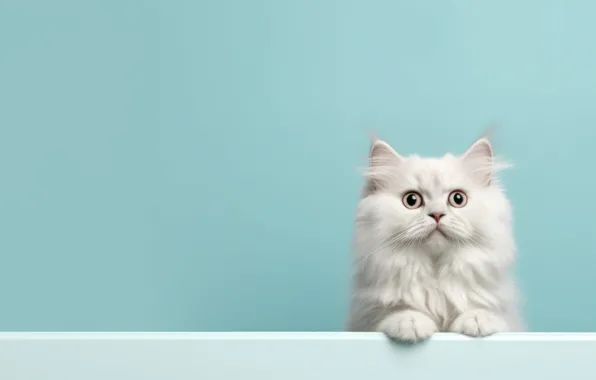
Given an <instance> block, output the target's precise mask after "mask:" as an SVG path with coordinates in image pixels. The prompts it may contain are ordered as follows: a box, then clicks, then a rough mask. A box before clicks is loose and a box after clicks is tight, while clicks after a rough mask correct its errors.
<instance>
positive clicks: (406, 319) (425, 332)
mask: <svg viewBox="0 0 596 380" xmlns="http://www.w3.org/2000/svg"><path fill="white" fill-rule="evenodd" d="M378 330H379V331H381V332H383V333H385V334H386V335H388V336H389V337H390V338H393V339H396V340H398V341H401V342H409V343H414V342H419V341H421V340H426V339H428V338H430V337H431V336H432V335H433V334H434V333H436V332H437V325H436V324H435V322H434V321H433V320H432V319H430V318H429V317H428V316H427V315H426V314H423V313H420V312H418V311H414V310H403V311H399V312H395V313H393V314H390V315H388V316H387V317H385V319H383V320H382V321H381V323H379V326H378Z"/></svg>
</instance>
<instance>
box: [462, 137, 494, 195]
mask: <svg viewBox="0 0 596 380" xmlns="http://www.w3.org/2000/svg"><path fill="white" fill-rule="evenodd" d="M460 158H461V160H462V162H463V163H464V165H465V167H466V169H467V170H468V171H469V173H470V175H471V176H472V178H473V179H474V180H476V181H478V183H480V184H481V185H483V186H488V185H490V183H491V181H492V179H493V172H494V167H493V161H494V156H493V148H492V145H491V143H490V141H489V139H488V138H486V137H482V138H480V139H478V140H476V142H474V144H472V146H470V147H469V148H468V150H467V151H466V152H465V153H464V154H463V155H462V156H461V157H460Z"/></svg>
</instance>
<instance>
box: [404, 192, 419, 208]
mask: <svg viewBox="0 0 596 380" xmlns="http://www.w3.org/2000/svg"><path fill="white" fill-rule="evenodd" d="M401 201H402V202H403V204H404V206H406V208H409V209H415V208H418V207H420V206H422V195H420V193H417V192H415V191H410V192H407V193H406V194H405V195H404V196H403V198H402V199H401Z"/></svg>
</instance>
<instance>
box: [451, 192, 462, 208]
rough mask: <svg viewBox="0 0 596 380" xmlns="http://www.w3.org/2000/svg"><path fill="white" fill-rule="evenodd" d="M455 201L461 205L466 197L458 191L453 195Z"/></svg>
mask: <svg viewBox="0 0 596 380" xmlns="http://www.w3.org/2000/svg"><path fill="white" fill-rule="evenodd" d="M453 201H454V202H455V203H457V204H458V205H460V204H462V203H463V202H464V197H463V195H461V194H460V193H456V194H455V195H453Z"/></svg>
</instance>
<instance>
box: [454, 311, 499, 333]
mask: <svg viewBox="0 0 596 380" xmlns="http://www.w3.org/2000/svg"><path fill="white" fill-rule="evenodd" d="M449 331H450V332H455V333H459V334H464V335H468V336H472V337H483V336H488V335H492V334H496V333H499V332H506V331H509V326H508V325H507V322H506V321H505V319H503V317H502V316H500V315H498V314H496V313H494V312H492V311H489V310H483V309H474V310H469V311H466V312H463V313H461V314H460V315H459V316H458V317H457V318H455V320H454V321H453V322H452V323H451V326H449Z"/></svg>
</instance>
